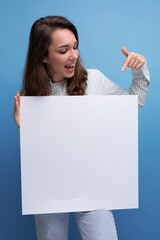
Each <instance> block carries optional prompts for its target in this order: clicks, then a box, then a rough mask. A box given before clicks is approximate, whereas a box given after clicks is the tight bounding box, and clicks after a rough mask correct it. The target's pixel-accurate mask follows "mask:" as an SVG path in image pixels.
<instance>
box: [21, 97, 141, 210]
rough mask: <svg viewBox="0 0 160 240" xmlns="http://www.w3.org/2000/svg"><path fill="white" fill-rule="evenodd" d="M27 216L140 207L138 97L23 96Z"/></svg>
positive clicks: (23, 176) (24, 206) (24, 204)
mask: <svg viewBox="0 0 160 240" xmlns="http://www.w3.org/2000/svg"><path fill="white" fill-rule="evenodd" d="M20 144H21V186H22V214H40V213H56V212H77V211H89V210H95V209H128V208H137V207H138V97H137V96H60V97H59V96H47V97H21V107H20Z"/></svg>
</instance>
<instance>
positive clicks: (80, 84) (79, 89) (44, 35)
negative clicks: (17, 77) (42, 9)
mask: <svg viewBox="0 0 160 240" xmlns="http://www.w3.org/2000/svg"><path fill="white" fill-rule="evenodd" d="M58 28H61V29H69V30H71V31H72V32H73V34H74V35H75V38H76V40H77V42H78V44H79V38H78V32H77V29H76V27H75V26H74V25H73V24H72V23H71V22H70V21H69V20H68V19H66V18H65V17H62V16H48V17H45V18H40V19H38V20H36V21H35V22H34V24H33V25H32V28H31V32H30V37H29V47H28V53H27V58H26V64H25V68H24V75H23V82H22V89H21V94H22V95H24V96H47V95H50V93H51V85H50V83H49V76H48V71H47V67H46V65H45V63H43V61H42V60H43V59H44V57H47V56H48V54H49V52H48V48H49V46H50V45H51V41H52V39H51V34H52V33H53V31H55V30H56V29H58ZM87 77H88V74H87V71H86V69H85V68H84V67H83V66H82V63H81V59H80V57H78V59H77V63H76V66H75V72H74V76H73V77H72V78H67V86H66V92H67V94H68V95H84V94H85V89H86V87H87Z"/></svg>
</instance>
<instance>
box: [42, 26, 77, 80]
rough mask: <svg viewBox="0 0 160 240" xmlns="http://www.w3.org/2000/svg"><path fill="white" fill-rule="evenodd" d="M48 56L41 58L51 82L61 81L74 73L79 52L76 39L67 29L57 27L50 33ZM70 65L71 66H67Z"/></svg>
mask: <svg viewBox="0 0 160 240" xmlns="http://www.w3.org/2000/svg"><path fill="white" fill-rule="evenodd" d="M48 52H49V54H48V57H46V58H44V59H43V62H45V63H46V64H47V66H48V69H49V72H50V73H51V76H52V81H53V82H60V81H63V80H64V79H65V78H71V77H73V75H74V71H75V64H76V62H77V59H78V56H79V52H78V49H77V40H76V38H75V36H74V34H73V32H72V31H70V30H69V29H60V28H59V29H57V30H55V31H54V32H53V33H52V43H51V45H50V46H49V48H48ZM69 65H72V66H69Z"/></svg>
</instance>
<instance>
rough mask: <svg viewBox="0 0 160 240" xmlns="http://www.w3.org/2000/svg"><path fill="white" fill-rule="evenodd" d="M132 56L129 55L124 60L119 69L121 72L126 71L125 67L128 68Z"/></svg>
mask: <svg viewBox="0 0 160 240" xmlns="http://www.w3.org/2000/svg"><path fill="white" fill-rule="evenodd" d="M131 58H132V56H131V55H129V56H128V57H127V58H126V61H125V62H124V64H123V66H122V68H121V71H122V72H124V70H125V69H126V67H127V66H128V64H129V62H130V60H131Z"/></svg>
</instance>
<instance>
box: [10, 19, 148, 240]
mask: <svg viewBox="0 0 160 240" xmlns="http://www.w3.org/2000/svg"><path fill="white" fill-rule="evenodd" d="M78 44H79V39H78V33H77V30H76V28H75V26H74V25H73V24H72V23H71V22H70V21H68V20H67V19H66V18H64V17H61V16H49V17H45V18H40V19H38V20H37V21H36V22H35V23H34V24H33V26H32V28H31V33H30V43H29V49H28V55H27V60H26V66H25V72H24V78H23V86H22V90H21V94H22V95H25V96H47V95H112V94H118V95H119V94H137V95H138V104H139V107H142V106H143V105H144V102H145V99H146V95H147V93H148V90H147V88H148V85H149V72H148V69H147V65H146V61H145V58H144V57H143V56H142V55H140V54H137V53H133V52H128V51H127V50H126V49H125V48H124V47H122V52H123V53H124V54H125V55H126V60H125V62H124V64H123V66H122V69H121V70H122V71H124V70H125V68H126V67H127V66H128V67H130V68H132V69H133V70H132V76H133V80H132V85H131V86H130V88H129V90H128V91H127V90H125V89H122V88H121V87H119V86H118V85H116V84H114V83H113V82H112V81H110V80H109V79H108V78H107V77H105V76H104V75H103V74H102V73H101V72H100V71H99V70H96V69H85V68H84V67H83V66H82V64H81V60H80V57H79V51H78ZM14 99H15V106H14V113H13V115H14V119H15V122H16V124H17V126H18V127H20V121H19V108H20V93H19V92H17V94H16V96H15V97H14ZM75 217H76V221H77V224H78V228H79V230H80V233H81V236H82V239H85V240H116V239H117V233H116V227H115V223H114V218H113V215H112V212H111V211H108V210H95V211H87V212H76V213H75ZM35 222H36V230H37V239H38V240H51V239H56V240H65V239H67V237H68V222H69V213H56V214H39V215H36V216H35Z"/></svg>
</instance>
